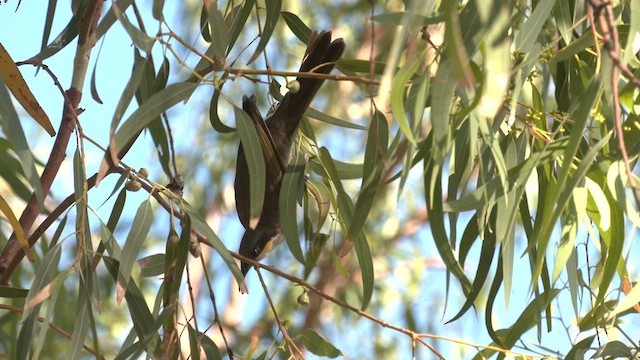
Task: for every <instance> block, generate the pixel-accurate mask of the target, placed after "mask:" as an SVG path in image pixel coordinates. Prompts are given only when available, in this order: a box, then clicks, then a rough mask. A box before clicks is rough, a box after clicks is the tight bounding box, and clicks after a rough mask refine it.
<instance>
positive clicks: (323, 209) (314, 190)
mask: <svg viewBox="0 0 640 360" xmlns="http://www.w3.org/2000/svg"><path fill="white" fill-rule="evenodd" d="M306 187H307V191H308V192H309V193H310V194H311V195H312V196H313V198H314V199H315V200H316V204H317V206H318V222H317V223H316V230H317V231H320V228H321V227H322V225H324V223H325V221H326V219H327V216H328V215H329V209H330V208H331V192H330V191H329V189H328V188H327V187H326V186H325V185H324V184H323V183H321V182H317V181H313V180H307V182H306Z"/></svg>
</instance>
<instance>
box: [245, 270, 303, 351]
mask: <svg viewBox="0 0 640 360" xmlns="http://www.w3.org/2000/svg"><path fill="white" fill-rule="evenodd" d="M255 269H256V273H258V277H259V278H260V284H262V289H263V290H264V295H265V296H266V297H267V302H268V303H269V306H270V307H271V312H273V316H274V318H275V319H276V323H277V324H278V328H280V331H282V336H283V337H284V340H285V341H286V342H287V346H288V347H289V352H290V353H291V356H293V354H294V352H293V349H295V350H296V352H297V353H298V354H299V355H300V358H301V359H304V355H303V354H302V352H301V351H300V349H298V347H297V346H296V344H295V343H294V342H293V340H291V338H290V337H289V334H288V333H287V329H285V327H284V326H283V325H282V322H281V321H280V317H279V316H278V312H277V311H276V308H275V306H274V305H273V301H271V296H270V295H269V289H267V284H265V282H264V279H263V278H262V274H261V273H260V268H259V267H256V268H255Z"/></svg>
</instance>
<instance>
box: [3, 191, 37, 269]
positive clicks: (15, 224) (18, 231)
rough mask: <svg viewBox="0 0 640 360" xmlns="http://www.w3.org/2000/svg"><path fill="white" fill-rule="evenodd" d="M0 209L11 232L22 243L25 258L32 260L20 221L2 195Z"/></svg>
mask: <svg viewBox="0 0 640 360" xmlns="http://www.w3.org/2000/svg"><path fill="white" fill-rule="evenodd" d="M0 211H2V212H3V213H4V215H5V216H6V217H7V220H9V223H10V224H11V227H12V228H13V233H14V234H15V235H16V239H18V242H19V243H20V245H22V249H23V250H24V253H25V254H26V255H27V258H28V259H29V261H31V262H33V254H32V253H31V248H30V247H29V243H28V242H27V238H26V236H25V235H24V231H22V225H20V222H19V221H18V219H17V218H16V216H15V215H14V214H13V210H11V207H9V204H7V202H6V201H5V200H4V198H3V197H2V196H0Z"/></svg>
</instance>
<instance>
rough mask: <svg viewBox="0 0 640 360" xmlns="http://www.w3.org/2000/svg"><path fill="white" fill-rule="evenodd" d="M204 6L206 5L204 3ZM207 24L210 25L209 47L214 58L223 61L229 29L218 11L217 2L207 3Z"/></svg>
mask: <svg viewBox="0 0 640 360" xmlns="http://www.w3.org/2000/svg"><path fill="white" fill-rule="evenodd" d="M205 4H206V3H205ZM207 12H208V14H209V24H210V25H211V39H212V40H213V41H212V42H211V45H212V46H213V49H214V54H215V55H216V57H219V58H222V59H224V58H225V56H226V54H227V46H228V45H229V29H228V28H227V23H226V22H225V21H224V17H223V16H222V13H221V12H220V10H219V9H218V1H211V2H209V9H207Z"/></svg>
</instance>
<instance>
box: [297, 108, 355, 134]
mask: <svg viewBox="0 0 640 360" xmlns="http://www.w3.org/2000/svg"><path fill="white" fill-rule="evenodd" d="M304 114H305V115H306V116H308V117H312V118H314V119H316V120H320V121H322V122H324V123H327V124H331V125H335V126H340V127H343V128H347V129H356V130H366V129H367V127H366V126H362V125H358V124H354V123H350V122H348V121H345V120H342V119H339V118H337V117H334V116H331V115H329V114H326V113H323V112H320V111H318V110H316V109H314V108H308V109H307V111H305V113H304Z"/></svg>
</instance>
